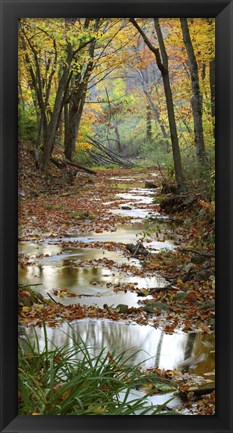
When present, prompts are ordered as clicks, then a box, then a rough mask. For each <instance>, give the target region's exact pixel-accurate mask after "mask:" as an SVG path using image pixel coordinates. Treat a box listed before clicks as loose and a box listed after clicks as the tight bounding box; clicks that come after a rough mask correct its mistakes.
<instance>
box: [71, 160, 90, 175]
mask: <svg viewBox="0 0 233 433" xmlns="http://www.w3.org/2000/svg"><path fill="white" fill-rule="evenodd" d="M65 162H66V164H68V165H71V166H73V167H77V168H79V169H80V170H83V171H86V172H87V173H89V174H94V175H96V171H94V170H91V169H90V168H87V167H84V166H83V165H80V164H77V163H76V162H73V161H69V160H68V159H65Z"/></svg>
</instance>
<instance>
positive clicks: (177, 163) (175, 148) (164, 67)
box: [130, 18, 185, 191]
mask: <svg viewBox="0 0 233 433" xmlns="http://www.w3.org/2000/svg"><path fill="white" fill-rule="evenodd" d="M130 21H131V23H132V24H133V25H134V27H135V28H136V29H137V30H138V32H139V33H140V34H141V36H142V38H143V40H144V42H145V44H146V45H147V46H148V48H149V49H150V50H151V51H152V53H154V55H155V59H156V63H157V66H158V68H159V70H160V72H161V74H162V78H163V86H164V92H165V97H166V104H167V113H168V120H169V127H170V135H171V142H172V152H173V161H174V169H175V177H176V183H177V188H178V190H180V191H181V190H183V189H184V188H185V182H184V176H183V170H182V164H181V156H180V147H179V141H178V135H177V129H176V121H175V114H174V107H173V99H172V91H171V86H170V79H169V73H168V57H167V52H166V48H165V45H164V41H163V35H162V32H161V29H160V24H159V19H158V18H154V25H155V30H156V33H157V37H158V41H159V48H160V51H161V54H162V59H163V62H162V61H161V57H160V51H159V49H158V48H155V47H154V46H153V45H152V44H151V42H150V41H149V39H148V38H147V36H146V34H145V33H144V32H143V30H142V29H141V28H140V27H139V25H138V23H137V22H136V20H135V19H134V18H130Z"/></svg>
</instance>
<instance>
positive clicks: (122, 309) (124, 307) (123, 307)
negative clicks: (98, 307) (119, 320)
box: [116, 304, 129, 314]
mask: <svg viewBox="0 0 233 433" xmlns="http://www.w3.org/2000/svg"><path fill="white" fill-rule="evenodd" d="M116 310H117V311H118V313H122V314H125V313H128V311H129V307H128V305H125V304H119V305H117V307H116Z"/></svg>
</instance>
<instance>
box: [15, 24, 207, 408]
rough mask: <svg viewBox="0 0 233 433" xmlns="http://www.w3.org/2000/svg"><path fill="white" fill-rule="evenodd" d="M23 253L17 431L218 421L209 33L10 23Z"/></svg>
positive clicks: (195, 27)
mask: <svg viewBox="0 0 233 433" xmlns="http://www.w3.org/2000/svg"><path fill="white" fill-rule="evenodd" d="M18 238H19V245H18V414H19V415H22V416H24V415H33V416H34V415H37V416H40V415H101V416H104V415H165V416H166V415H172V416H177V415H182V416H184V415H194V416H195V415H202V416H204V415H215V19H212V18H188V17H187V18H164V17H159V18H151V17H150V18H85V17H84V18H20V19H19V26H18Z"/></svg>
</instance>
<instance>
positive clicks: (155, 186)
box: [145, 180, 158, 189]
mask: <svg viewBox="0 0 233 433" xmlns="http://www.w3.org/2000/svg"><path fill="white" fill-rule="evenodd" d="M145 188H149V189H153V188H158V185H156V183H154V182H153V181H150V180H146V182H145Z"/></svg>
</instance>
